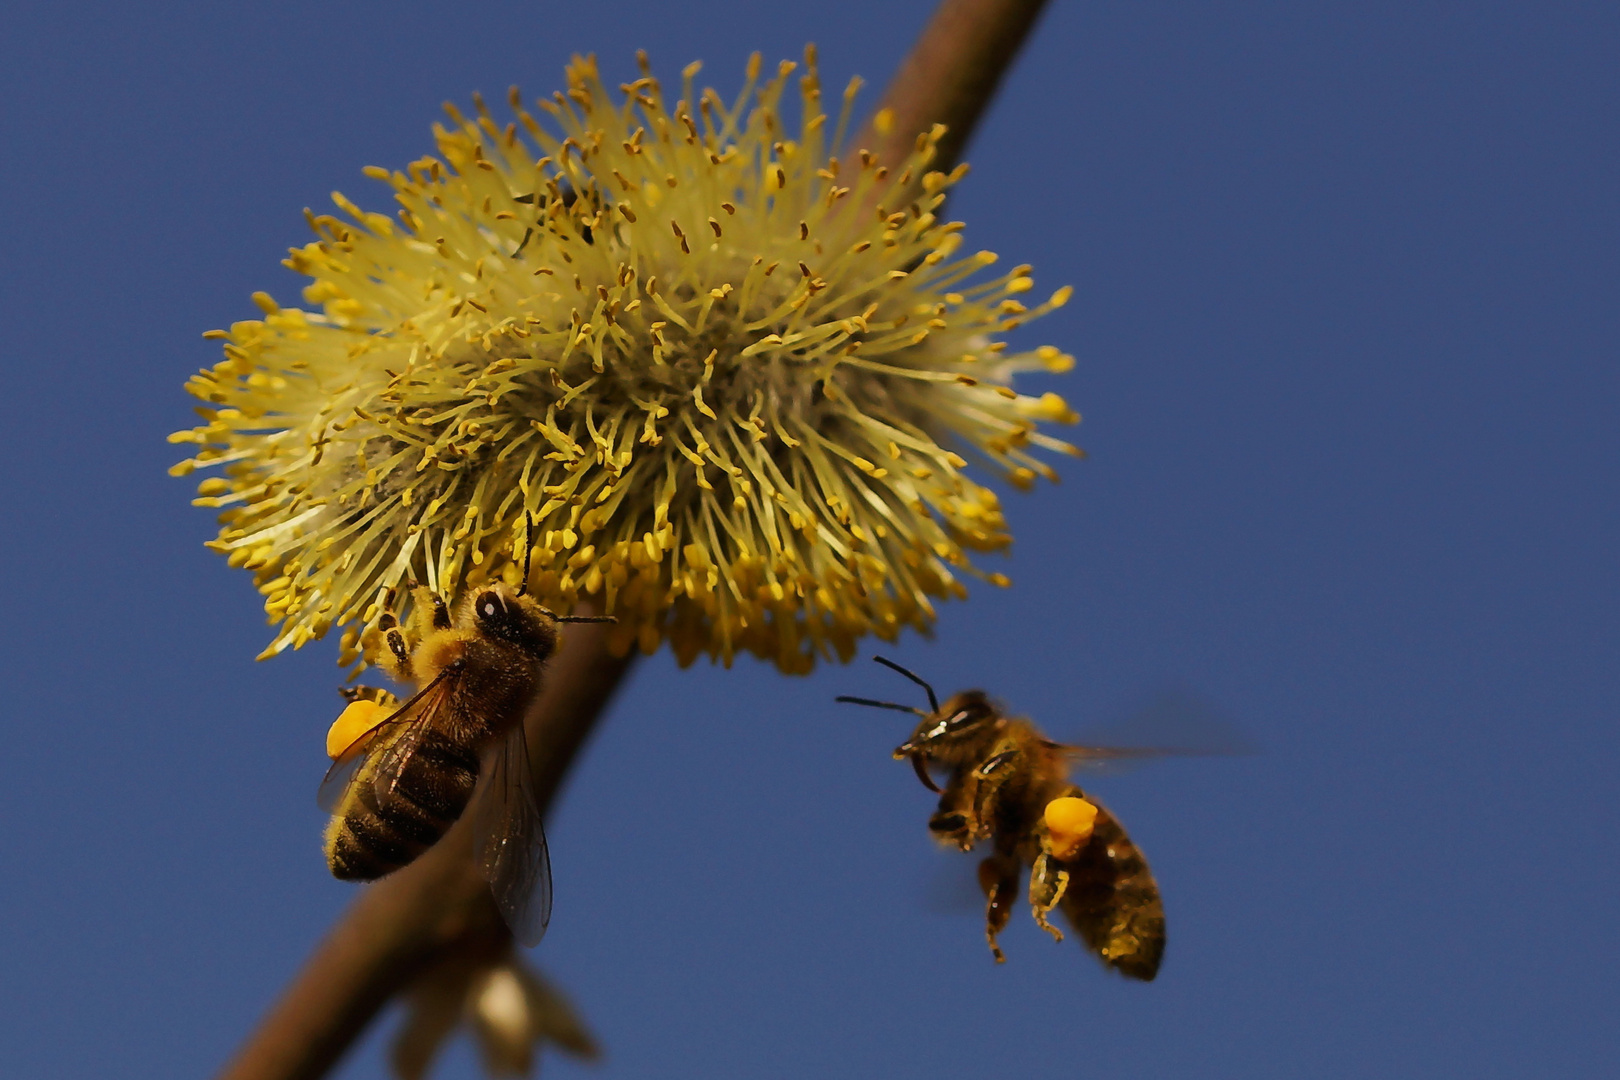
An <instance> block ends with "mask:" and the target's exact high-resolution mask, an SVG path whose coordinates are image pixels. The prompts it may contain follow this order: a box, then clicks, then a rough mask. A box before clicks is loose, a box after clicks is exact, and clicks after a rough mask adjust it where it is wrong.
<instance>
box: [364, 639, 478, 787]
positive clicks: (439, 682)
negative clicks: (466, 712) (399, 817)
mask: <svg viewBox="0 0 1620 1080" xmlns="http://www.w3.org/2000/svg"><path fill="white" fill-rule="evenodd" d="M460 679H461V669H460V668H459V667H447V668H445V669H444V670H443V671H440V672H439V674H438V675H436V676H434V679H433V681H432V682H430V683H428V684H427V685H426V686H424V687H422V689H420V690H418V691H417V692H416V693H415V694H414V695H413V696H412V697H411V700H409V701H407V702H406V703H405V704H404V705H401V706H400V707H399V711H398V712H396V713H395V714H394V715H393V716H390V717H389V718H388V719H387V720H385V721H383V723H382V725H381V726H380V727H379V728H378V729H377V735H376V737H375V738H374V739H372V741H371V745H372V746H374V747H377V748H378V750H377V752H378V753H381V754H382V757H381V758H379V759H378V761H377V767H376V768H375V769H372V770H370V778H371V783H372V784H373V785H375V787H376V791H377V798H378V799H379V800H387V799H390V798H392V797H393V794H394V788H395V787H396V786H397V785H398V784H399V776H400V773H402V772H404V771H405V767H406V766H407V765H409V764H410V763H411V761H412V760H413V759H414V758H415V757H416V752H417V751H418V750H419V749H421V747H422V742H423V736H425V735H427V734H429V733H430V732H433V731H435V730H436V729H437V728H439V727H440V726H441V720H442V718H443V715H444V712H445V709H446V708H447V707H448V706H449V704H450V699H451V698H452V697H453V696H454V694H455V690H456V683H458V682H459V681H460Z"/></svg>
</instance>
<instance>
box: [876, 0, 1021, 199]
mask: <svg viewBox="0 0 1620 1080" xmlns="http://www.w3.org/2000/svg"><path fill="white" fill-rule="evenodd" d="M1045 6H1046V0H941V3H940V5H939V7H938V8H936V9H935V10H934V17H933V18H932V19H930V20H929V22H928V25H927V27H925V28H924V29H923V32H922V36H921V37H920V38H918V39H917V44H916V45H914V46H913V47H912V50H911V53H910V55H908V56H907V57H906V59H905V61H904V62H903V63H902V64H901V65H900V70H899V71H898V72H896V73H895V76H894V80H893V81H892V82H890V83H889V87H888V89H887V90H885V91H884V92H883V101H882V103H881V105H880V108H879V112H882V110H884V109H887V110H889V112H890V116H891V118H892V119H891V123H890V124H888V125H887V130H886V132H880V131H878V130H877V129H876V127H874V125H873V123H872V121H870V120H869V121H867V124H866V126H865V127H863V128H862V129H861V130H860V133H859V134H857V135H856V136H855V138H854V139H853V140H852V141H851V144H850V145H851V146H852V147H856V148H861V147H864V148H865V149H867V150H870V151H871V152H872V153H874V154H876V155H877V156H878V158H879V160H881V161H882V162H883V163H884V164H886V165H890V166H897V165H899V164H900V163H901V162H902V161H904V160H905V159H906V155H908V154H909V153H911V150H912V147H913V145H914V144H915V142H916V138H917V135H918V134H919V133H920V132H924V131H928V130H930V129H931V128H932V127H933V126H934V125H935V124H944V125H945V126H946V127H947V128H948V129H949V130H947V131H946V133H945V136H944V137H943V138H942V139H941V140H940V141H939V145H938V147H937V155H938V156H937V157H936V158H935V159H934V164H933V167H934V168H936V169H938V168H945V169H948V168H950V167H951V166H952V165H953V164H955V163H956V162H957V161H958V160H959V159H960V158H961V155H962V150H963V149H964V148H965V147H966V145H967V141H968V138H969V136H971V135H972V134H973V128H974V125H975V124H977V123H978V120H979V116H980V114H982V113H983V112H984V109H985V107H986V106H987V105H989V104H990V99H991V98H992V97H994V96H995V93H996V87H998V86H999V85H1001V77H1002V76H1003V75H1004V74H1006V72H1007V69H1008V68H1009V67H1011V66H1012V61H1013V58H1014V57H1015V56H1017V55H1018V49H1019V47H1020V46H1021V45H1023V43H1024V39H1025V38H1026V37H1027V36H1028V35H1029V32H1030V30H1031V28H1033V27H1034V25H1035V20H1036V19H1037V18H1038V17H1039V16H1040V13H1041V9H1042V8H1044V7H1045Z"/></svg>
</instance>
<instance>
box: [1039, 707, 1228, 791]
mask: <svg viewBox="0 0 1620 1080" xmlns="http://www.w3.org/2000/svg"><path fill="white" fill-rule="evenodd" d="M1094 734H1095V736H1096V738H1097V741H1098V742H1099V743H1101V744H1102V745H1098V746H1074V745H1068V744H1064V743H1049V744H1048V745H1049V746H1051V747H1052V748H1053V749H1055V750H1061V751H1062V752H1064V753H1065V754H1066V755H1068V756H1069V757H1070V758H1071V759H1072V760H1073V762H1074V763H1075V764H1076V765H1079V766H1080V767H1082V768H1085V769H1088V770H1091V771H1101V772H1122V771H1126V770H1129V769H1131V768H1133V767H1135V766H1136V765H1137V764H1140V763H1141V762H1143V761H1148V760H1152V759H1154V758H1165V757H1227V756H1234V755H1243V754H1251V753H1253V752H1254V747H1253V745H1252V744H1251V743H1250V741H1249V739H1248V737H1247V736H1246V735H1245V733H1244V732H1243V730H1242V728H1241V727H1240V726H1239V725H1238V724H1237V722H1236V721H1234V720H1233V719H1232V718H1231V717H1230V716H1228V715H1227V714H1226V712H1225V710H1223V709H1222V708H1221V707H1220V706H1218V705H1216V704H1215V703H1214V702H1213V701H1210V700H1209V699H1208V698H1206V697H1204V696H1203V695H1201V694H1199V693H1198V692H1196V691H1194V690H1189V689H1186V688H1184V687H1177V686H1170V687H1168V688H1165V689H1161V690H1159V691H1158V692H1157V693H1155V694H1153V695H1151V696H1149V697H1147V698H1144V699H1141V700H1140V702H1139V704H1138V705H1137V706H1136V707H1135V708H1134V709H1132V710H1130V712H1129V713H1128V714H1127V715H1126V716H1125V717H1124V718H1123V719H1121V720H1120V721H1118V722H1117V723H1114V724H1110V725H1108V726H1107V727H1106V728H1104V729H1102V730H1100V731H1097V732H1095V733H1094Z"/></svg>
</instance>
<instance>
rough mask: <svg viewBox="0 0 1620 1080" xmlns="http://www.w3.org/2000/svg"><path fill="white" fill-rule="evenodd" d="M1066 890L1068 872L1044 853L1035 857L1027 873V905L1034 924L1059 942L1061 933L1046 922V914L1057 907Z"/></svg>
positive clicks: (1061, 937)
mask: <svg viewBox="0 0 1620 1080" xmlns="http://www.w3.org/2000/svg"><path fill="white" fill-rule="evenodd" d="M1068 888H1069V872H1068V871H1067V870H1065V869H1063V867H1061V866H1059V865H1058V863H1057V860H1055V859H1053V858H1052V857H1051V856H1050V855H1048V854H1047V853H1046V852H1044V851H1043V852H1041V853H1040V854H1039V855H1037V856H1036V857H1035V865H1034V867H1033V868H1031V870H1030V872H1029V904H1030V907H1031V908H1032V909H1033V910H1034V914H1035V922H1036V923H1037V924H1038V925H1039V926H1040V928H1041V929H1042V930H1045V931H1046V932H1047V933H1048V934H1051V935H1052V936H1053V937H1054V938H1056V939H1057V940H1059V941H1062V940H1063V931H1061V930H1059V929H1058V928H1057V927H1055V926H1053V925H1052V924H1051V923H1049V922H1047V921H1046V913H1047V912H1049V911H1051V910H1052V909H1053V908H1055V907H1057V906H1058V902H1059V901H1060V900H1062V899H1063V894H1064V893H1065V892H1066V891H1068Z"/></svg>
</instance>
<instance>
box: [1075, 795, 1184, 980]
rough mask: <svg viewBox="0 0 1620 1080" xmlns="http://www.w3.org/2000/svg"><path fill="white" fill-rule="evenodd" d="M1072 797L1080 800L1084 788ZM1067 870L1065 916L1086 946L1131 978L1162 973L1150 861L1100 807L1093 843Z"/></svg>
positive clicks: (1160, 925)
mask: <svg viewBox="0 0 1620 1080" xmlns="http://www.w3.org/2000/svg"><path fill="white" fill-rule="evenodd" d="M1072 794H1075V795H1080V794H1081V792H1080V789H1078V788H1075V789H1073V791H1072ZM1087 798H1088V799H1089V796H1087ZM1091 801H1092V802H1093V803H1095V800H1091ZM1063 865H1064V867H1065V868H1066V869H1067V870H1068V871H1069V873H1070V875H1071V877H1070V879H1069V887H1068V890H1067V891H1066V892H1064V894H1063V900H1062V907H1063V912H1064V914H1066V915H1067V916H1068V917H1069V922H1070V923H1071V924H1072V925H1073V926H1074V928H1075V930H1077V931H1078V932H1079V934H1080V936H1081V937H1082V938H1084V939H1085V943H1086V946H1087V947H1088V948H1090V949H1091V951H1092V952H1094V953H1096V954H1097V956H1099V957H1100V958H1101V959H1102V961H1103V962H1104V963H1105V964H1108V965H1109V966H1110V967H1114V968H1117V969H1119V970H1120V971H1121V972H1123V973H1124V974H1126V975H1129V976H1131V977H1132V978H1136V979H1144V980H1145V979H1151V978H1153V976H1154V975H1156V974H1158V971H1159V961H1160V959H1162V958H1163V956H1164V904H1163V903H1162V902H1161V901H1160V899H1159V886H1158V884H1157V883H1155V882H1154V880H1153V872H1152V871H1151V870H1149V869H1148V865H1147V860H1146V859H1144V858H1143V857H1142V853H1141V852H1140V851H1139V850H1137V847H1136V845H1135V844H1133V843H1131V838H1130V837H1128V836H1126V835H1125V830H1124V829H1123V828H1121V827H1120V824H1119V822H1118V821H1116V820H1115V819H1114V816H1113V815H1112V814H1110V813H1109V812H1108V811H1107V810H1104V809H1103V808H1102V807H1098V809H1097V822H1096V826H1095V829H1094V831H1093V832H1092V834H1091V839H1090V841H1088V842H1087V843H1086V846H1085V847H1083V848H1081V849H1080V853H1079V854H1078V855H1077V856H1075V858H1074V859H1073V860H1071V861H1069V862H1067V863H1064V864H1063Z"/></svg>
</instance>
